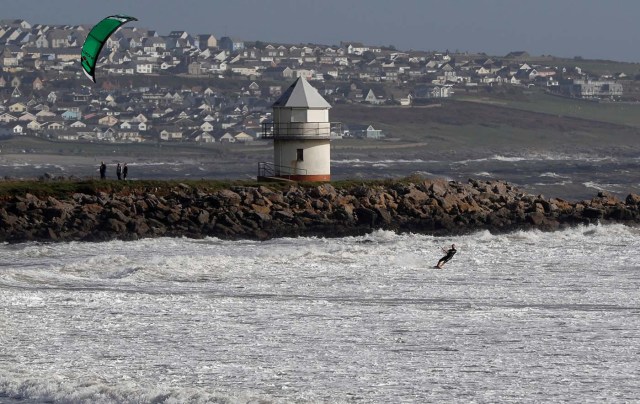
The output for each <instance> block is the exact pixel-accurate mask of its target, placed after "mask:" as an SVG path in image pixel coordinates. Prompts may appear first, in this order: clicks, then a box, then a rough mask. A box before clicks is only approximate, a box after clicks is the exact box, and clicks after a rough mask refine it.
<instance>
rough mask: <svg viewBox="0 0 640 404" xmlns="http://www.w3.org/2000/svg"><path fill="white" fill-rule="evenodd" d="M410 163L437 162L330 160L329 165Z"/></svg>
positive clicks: (425, 161)
mask: <svg viewBox="0 0 640 404" xmlns="http://www.w3.org/2000/svg"><path fill="white" fill-rule="evenodd" d="M411 163H437V161H428V160H422V159H408V160H405V159H384V160H360V159H344V160H331V164H337V165H340V164H349V165H351V164H367V165H370V164H411Z"/></svg>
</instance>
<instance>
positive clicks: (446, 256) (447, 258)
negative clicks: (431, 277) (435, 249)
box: [438, 247, 458, 266]
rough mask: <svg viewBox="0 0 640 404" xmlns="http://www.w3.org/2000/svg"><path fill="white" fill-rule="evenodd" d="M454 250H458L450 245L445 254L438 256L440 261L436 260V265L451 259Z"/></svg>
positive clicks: (454, 253)
mask: <svg viewBox="0 0 640 404" xmlns="http://www.w3.org/2000/svg"><path fill="white" fill-rule="evenodd" d="M456 252H458V251H457V250H456V249H455V248H454V247H451V248H450V249H449V251H447V255H445V256H444V257H442V258H440V261H438V266H442V265H444V264H446V263H447V262H449V261H451V258H453V256H454V255H456Z"/></svg>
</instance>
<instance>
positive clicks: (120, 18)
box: [80, 15, 138, 83]
mask: <svg viewBox="0 0 640 404" xmlns="http://www.w3.org/2000/svg"><path fill="white" fill-rule="evenodd" d="M129 21H138V19H137V18H134V17H128V16H126V15H111V16H109V17H107V18H105V19H104V20H102V21H100V22H99V23H97V24H96V25H95V26H94V27H93V28H91V31H89V35H87V39H86V40H85V41H84V45H82V55H81V62H80V63H81V64H82V70H83V71H84V74H86V75H87V77H89V78H90V79H91V81H93V82H94V83H95V82H96V62H97V61H98V56H99V55H100V51H101V50H102V47H103V46H104V44H105V42H107V39H109V37H110V36H111V34H113V33H114V32H116V30H117V29H118V28H120V26H121V25H123V24H126V23H127V22H129Z"/></svg>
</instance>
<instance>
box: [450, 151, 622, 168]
mask: <svg viewBox="0 0 640 404" xmlns="http://www.w3.org/2000/svg"><path fill="white" fill-rule="evenodd" d="M487 161H502V162H508V163H515V162H521V161H582V162H591V163H597V162H602V161H617V158H615V157H611V156H593V155H587V154H561V153H523V154H520V155H512V156H504V155H500V154H495V155H493V156H490V157H485V158H479V159H469V160H460V161H456V162H454V163H453V164H461V165H466V164H470V163H480V162H487Z"/></svg>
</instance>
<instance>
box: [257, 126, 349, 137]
mask: <svg viewBox="0 0 640 404" xmlns="http://www.w3.org/2000/svg"><path fill="white" fill-rule="evenodd" d="M340 136H342V123H341V122H263V123H262V135H261V137H262V139H276V140H287V139H289V140H296V139H322V140H325V139H331V138H334V137H340Z"/></svg>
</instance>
